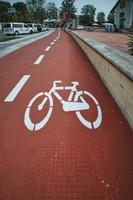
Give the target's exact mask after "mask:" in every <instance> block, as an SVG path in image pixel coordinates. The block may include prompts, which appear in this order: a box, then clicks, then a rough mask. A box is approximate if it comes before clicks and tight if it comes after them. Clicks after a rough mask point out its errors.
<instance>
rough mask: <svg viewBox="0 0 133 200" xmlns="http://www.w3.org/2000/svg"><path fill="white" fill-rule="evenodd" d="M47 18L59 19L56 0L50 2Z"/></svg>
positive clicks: (47, 8) (47, 7)
mask: <svg viewBox="0 0 133 200" xmlns="http://www.w3.org/2000/svg"><path fill="white" fill-rule="evenodd" d="M46 12H47V18H48V19H57V18H58V9H57V7H56V6H55V3H54V2H49V3H48V4H47V6H46Z"/></svg>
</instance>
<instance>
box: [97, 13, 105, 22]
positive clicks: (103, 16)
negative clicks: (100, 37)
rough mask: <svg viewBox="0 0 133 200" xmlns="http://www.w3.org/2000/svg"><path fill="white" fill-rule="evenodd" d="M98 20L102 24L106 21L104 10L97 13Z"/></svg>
mask: <svg viewBox="0 0 133 200" xmlns="http://www.w3.org/2000/svg"><path fill="white" fill-rule="evenodd" d="M97 21H98V22H99V23H100V24H102V23H103V22H105V14H104V12H99V13H98V14H97Z"/></svg>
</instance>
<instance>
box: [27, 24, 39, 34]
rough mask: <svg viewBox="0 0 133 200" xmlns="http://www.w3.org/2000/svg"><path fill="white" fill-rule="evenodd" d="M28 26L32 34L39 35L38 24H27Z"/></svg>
mask: <svg viewBox="0 0 133 200" xmlns="http://www.w3.org/2000/svg"><path fill="white" fill-rule="evenodd" d="M27 24H28V26H29V27H30V28H31V33H37V24H35V23H27Z"/></svg>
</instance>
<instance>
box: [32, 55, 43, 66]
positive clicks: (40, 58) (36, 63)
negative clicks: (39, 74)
mask: <svg viewBox="0 0 133 200" xmlns="http://www.w3.org/2000/svg"><path fill="white" fill-rule="evenodd" d="M43 58H44V55H40V56H39V58H38V59H37V60H36V62H35V63H34V65H38V64H39V63H40V62H41V61H42V59H43Z"/></svg>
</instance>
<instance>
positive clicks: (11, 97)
mask: <svg viewBox="0 0 133 200" xmlns="http://www.w3.org/2000/svg"><path fill="white" fill-rule="evenodd" d="M29 78H30V75H24V76H23V77H22V78H21V79H20V81H19V82H18V83H17V85H16V86H15V87H14V88H13V89H12V91H11V92H10V93H9V95H8V96H7V97H6V98H5V99H4V102H13V101H14V99H15V98H16V96H17V95H18V93H19V92H20V90H21V89H22V87H23V86H24V84H25V83H26V82H27V81H28V79H29Z"/></svg>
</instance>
